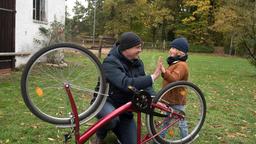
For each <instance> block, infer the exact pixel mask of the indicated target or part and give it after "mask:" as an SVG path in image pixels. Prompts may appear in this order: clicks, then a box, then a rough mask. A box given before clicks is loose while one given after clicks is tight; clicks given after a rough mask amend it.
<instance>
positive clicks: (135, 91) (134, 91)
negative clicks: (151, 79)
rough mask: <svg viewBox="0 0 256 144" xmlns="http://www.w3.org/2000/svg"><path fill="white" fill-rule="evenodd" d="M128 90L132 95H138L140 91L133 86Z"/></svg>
mask: <svg viewBox="0 0 256 144" xmlns="http://www.w3.org/2000/svg"><path fill="white" fill-rule="evenodd" d="M128 89H129V90H130V91H131V92H132V93H134V94H137V93H138V92H139V91H138V90H137V89H136V88H135V87H133V86H128Z"/></svg>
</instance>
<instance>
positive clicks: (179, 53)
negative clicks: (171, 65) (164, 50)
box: [169, 47, 185, 57]
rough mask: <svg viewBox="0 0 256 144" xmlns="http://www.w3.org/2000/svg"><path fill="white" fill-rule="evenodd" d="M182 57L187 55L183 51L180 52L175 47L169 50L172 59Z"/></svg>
mask: <svg viewBox="0 0 256 144" xmlns="http://www.w3.org/2000/svg"><path fill="white" fill-rule="evenodd" d="M182 55H185V53H184V52H182V51H179V50H178V49H176V48H174V47H171V48H170V50H169V56H171V57H175V56H182Z"/></svg>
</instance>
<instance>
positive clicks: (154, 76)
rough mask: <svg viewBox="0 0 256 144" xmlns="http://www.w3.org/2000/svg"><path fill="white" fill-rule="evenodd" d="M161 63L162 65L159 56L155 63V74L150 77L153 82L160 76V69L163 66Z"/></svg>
mask: <svg viewBox="0 0 256 144" xmlns="http://www.w3.org/2000/svg"><path fill="white" fill-rule="evenodd" d="M162 63H163V62H162V57H161V56H160V57H159V58H158V61H157V66H156V69H155V72H154V73H153V74H152V75H151V76H152V79H153V80H156V79H157V78H158V77H159V76H160V74H161V72H162V71H161V67H162V66H163V64H162Z"/></svg>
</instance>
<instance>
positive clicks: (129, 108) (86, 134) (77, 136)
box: [65, 84, 183, 144]
mask: <svg viewBox="0 0 256 144" xmlns="http://www.w3.org/2000/svg"><path fill="white" fill-rule="evenodd" d="M65 90H66V92H67V95H68V97H69V101H70V104H71V108H72V115H73V117H74V123H75V128H74V130H75V133H74V134H75V140H76V143H77V144H83V143H85V142H86V141H87V140H88V139H89V138H90V137H91V136H92V135H93V134H95V133H96V131H97V130H98V129H99V128H101V127H102V126H103V125H104V124H106V123H107V122H109V121H110V120H111V119H113V118H114V117H116V116H118V115H120V114H122V113H123V112H126V111H133V112H136V113H137V144H143V143H146V142H148V141H150V140H152V139H153V138H154V137H155V136H157V135H158V134H159V133H161V132H162V131H163V130H164V129H163V130H161V131H160V132H158V133H157V134H155V135H153V136H152V135H150V134H147V135H146V136H144V138H143V139H142V140H141V112H139V111H135V110H134V109H133V107H132V102H131V101H130V102H128V103H126V104H124V105H122V106H121V107H119V108H117V109H115V110H114V111H113V112H111V113H110V114H108V115H107V116H105V117H104V118H102V119H100V120H99V121H98V122H96V123H95V124H94V125H92V126H91V127H90V128H89V129H88V130H86V131H85V132H84V133H83V134H82V135H80V131H79V126H80V125H79V117H78V112H77V107H76V104H75V101H74V98H73V95H72V93H71V90H70V86H69V84H65ZM153 106H155V107H157V108H160V109H163V110H165V111H168V112H171V111H170V110H169V109H167V108H165V107H163V106H161V105H157V104H153ZM173 113H174V112H173ZM175 115H176V116H178V118H177V119H176V120H175V121H174V122H172V123H171V124H170V125H169V126H167V127H166V128H165V129H167V128H168V127H170V126H172V125H173V124H175V123H176V122H177V121H178V120H179V119H180V118H183V116H182V115H179V114H175Z"/></svg>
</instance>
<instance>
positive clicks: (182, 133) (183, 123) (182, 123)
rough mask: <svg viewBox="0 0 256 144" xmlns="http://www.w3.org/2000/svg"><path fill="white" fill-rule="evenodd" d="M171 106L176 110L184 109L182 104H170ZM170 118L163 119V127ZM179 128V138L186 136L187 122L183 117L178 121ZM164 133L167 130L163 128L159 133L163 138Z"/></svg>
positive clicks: (167, 123)
mask: <svg viewBox="0 0 256 144" xmlns="http://www.w3.org/2000/svg"><path fill="white" fill-rule="evenodd" d="M171 107H172V108H174V109H177V110H181V111H185V106H184V105H172V106H171ZM171 120H172V119H168V120H165V121H164V123H163V128H164V127H167V126H168V125H169V124H170V122H171ZM179 128H180V137H181V138H184V137H186V136H187V135H188V124H187V121H186V120H185V119H183V120H181V121H180V122H179ZM166 134H167V130H164V131H163V132H162V133H161V134H160V135H161V137H163V138H164V137H165V135H166Z"/></svg>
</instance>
